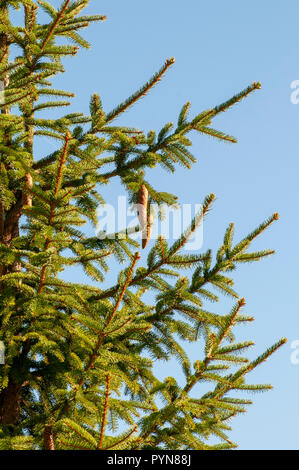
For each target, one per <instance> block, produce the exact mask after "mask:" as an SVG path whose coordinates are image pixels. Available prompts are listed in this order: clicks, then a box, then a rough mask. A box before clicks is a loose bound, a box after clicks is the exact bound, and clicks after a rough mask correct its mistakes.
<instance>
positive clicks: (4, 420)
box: [0, 380, 21, 425]
mask: <svg viewBox="0 0 299 470" xmlns="http://www.w3.org/2000/svg"><path fill="white" fill-rule="evenodd" d="M20 402H21V386H20V385H17V384H16V383H14V382H13V381H12V380H10V381H9V384H8V386H7V387H6V388H5V389H4V390H2V392H1V393H0V424H2V425H5V424H17V423H18V420H19V415H20Z"/></svg>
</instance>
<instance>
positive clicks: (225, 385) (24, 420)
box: [0, 0, 285, 450]
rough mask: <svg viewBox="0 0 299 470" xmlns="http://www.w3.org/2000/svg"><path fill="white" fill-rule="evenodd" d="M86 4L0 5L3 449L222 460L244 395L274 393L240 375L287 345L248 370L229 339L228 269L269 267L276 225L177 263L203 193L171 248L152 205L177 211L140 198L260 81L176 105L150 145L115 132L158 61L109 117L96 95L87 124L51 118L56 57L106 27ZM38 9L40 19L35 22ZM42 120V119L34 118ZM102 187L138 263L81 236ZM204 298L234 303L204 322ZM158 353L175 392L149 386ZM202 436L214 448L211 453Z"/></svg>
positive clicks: (154, 383) (236, 306)
mask: <svg viewBox="0 0 299 470" xmlns="http://www.w3.org/2000/svg"><path fill="white" fill-rule="evenodd" d="M88 3H89V0H64V1H62V2H61V5H60V7H59V8H58V9H56V8H54V6H53V5H51V3H49V2H47V1H46V0H36V1H33V0H0V79H1V86H2V92H1V98H2V99H1V102H0V109H1V114H0V322H1V330H0V340H1V341H2V342H3V344H4V346H5V363H4V364H3V365H0V425H1V431H0V448H1V449H15V450H21V449H32V450H36V449H47V450H54V449H94V450H96V449H98V450H101V449H112V450H117V449H131V450H132V449H135V450H138V449H141V450H143V449H159V448H161V449H162V448H165V449H175V450H178V449H183V450H184V449H198V450H202V449H228V448H232V447H234V446H235V444H234V443H233V442H231V441H230V440H229V433H228V431H229V430H230V426H229V421H230V420H231V418H232V417H234V416H236V415H237V414H239V413H243V412H244V411H245V410H246V407H247V405H249V404H250V403H251V401H250V400H248V399H247V398H244V397H242V392H244V391H251V392H256V391H258V392H259V391H263V390H268V389H270V388H271V386H270V385H267V384H265V385H261V384H259V385H252V384H248V383H247V382H246V380H245V379H246V375H247V374H248V373H249V372H250V371H252V370H253V369H254V368H256V367H257V366H258V365H259V364H261V363H262V362H263V361H265V360H266V359H267V358H268V357H269V356H270V355H271V354H272V353H273V352H274V351H276V350H277V349H278V348H279V347H280V346H281V345H282V344H283V343H284V342H285V339H282V340H280V341H278V342H277V343H276V344H274V345H273V346H272V347H270V348H268V349H267V350H266V351H265V353H263V354H262V355H260V356H259V357H257V359H256V360H254V361H249V360H248V358H247V357H246V352H247V350H248V348H250V347H251V346H252V345H253V343H252V342H251V341H243V342H239V341H238V340H237V339H236V338H235V336H234V328H235V326H236V325H238V324H239V323H240V322H242V323H243V324H244V323H246V322H251V321H252V320H253V318H252V317H250V316H246V315H245V314H244V313H242V310H243V307H244V305H245V300H244V299H243V298H240V297H239V295H238V294H237V293H236V292H235V290H234V288H233V280H232V279H231V277H230V273H231V272H232V271H233V270H235V269H236V267H237V265H238V264H239V263H250V262H252V261H257V260H260V259H261V258H264V257H267V256H269V255H272V253H273V251H272V250H264V251H259V252H252V251H248V250H249V247H250V245H251V242H253V241H254V240H255V238H256V237H258V236H259V235H260V234H261V233H262V232H263V231H264V230H265V229H267V228H268V227H269V226H270V225H271V224H272V223H273V222H274V221H275V220H277V219H278V214H274V215H272V216H271V217H269V218H268V219H266V220H265V221H264V222H263V223H262V224H261V225H260V226H259V227H258V228H257V229H255V230H254V231H253V232H251V233H250V234H249V235H247V236H246V237H244V238H243V239H242V240H241V241H238V242H234V240H233V232H234V225H233V224H230V225H229V227H228V228H227V230H226V232H225V234H224V238H223V243H222V245H221V246H220V248H219V249H218V251H217V252H216V255H215V256H213V254H212V251H211V250H208V251H206V252H204V253H199V252H196V253H191V254H190V253H189V254H188V253H187V254H186V253H185V252H184V253H183V251H182V249H183V248H184V245H185V244H186V242H187V240H188V238H189V237H190V236H191V235H192V234H193V232H194V231H195V230H196V228H197V227H198V226H199V224H201V223H202V221H203V218H204V217H205V215H206V214H207V212H208V211H209V210H210V208H211V206H212V203H213V200H214V195H213V194H210V195H208V196H207V197H206V198H205V199H204V201H203V204H202V210H201V211H200V213H198V214H197V215H196V216H195V218H194V220H193V221H192V223H191V225H190V227H189V229H188V230H186V231H185V232H184V233H183V234H182V235H181V237H180V238H179V239H178V240H176V241H175V242H174V243H168V242H167V240H166V239H165V238H163V236H162V235H161V236H160V237H159V238H158V239H157V240H150V227H151V223H152V221H151V220H150V216H149V213H150V206H151V205H153V204H157V205H158V206H161V205H162V204H166V205H173V204H174V203H175V202H176V197H175V196H174V195H172V194H168V193H165V192H162V191H160V189H159V188H155V187H154V186H153V184H152V183H151V178H150V175H151V171H150V170H151V168H153V167H156V166H159V165H160V166H161V167H162V169H165V170H167V171H169V172H174V171H175V170H176V168H177V166H178V165H179V164H180V165H182V166H183V167H186V168H191V166H192V164H193V163H195V158H194V157H193V155H192V153H191V152H190V146H191V141H190V132H191V131H197V132H199V133H201V134H208V135H210V136H212V137H214V138H216V139H218V140H224V141H229V142H236V140H235V139H234V138H233V137H231V136H230V135H227V134H225V133H223V132H221V131H219V130H216V129H214V128H213V127H211V125H212V121H213V118H214V117H216V116H217V115H219V114H220V113H222V112H224V111H226V110H228V109H229V108H231V107H232V106H234V105H235V104H236V103H238V102H239V101H241V100H242V99H244V98H245V97H247V96H248V95H250V94H251V93H252V92H254V91H255V90H257V89H258V88H260V84H259V83H253V84H252V85H250V86H249V87H248V88H247V89H246V90H244V91H242V92H241V93H239V94H236V95H235V96H233V97H232V98H231V99H229V100H228V101H226V102H225V103H223V104H221V105H219V106H216V107H214V108H211V109H208V110H205V111H203V112H200V113H199V114H197V115H195V117H192V118H189V117H188V113H189V108H190V103H189V102H188V103H186V104H185V105H184V106H183V108H182V110H181V112H180V114H179V117H178V120H177V124H175V125H173V124H172V123H167V124H166V125H165V126H164V127H163V128H162V129H161V130H160V132H158V133H157V134H156V133H155V132H154V131H150V132H149V133H147V134H146V133H145V132H143V131H141V130H139V129H136V128H133V127H124V126H117V124H115V123H114V121H115V120H116V119H117V118H118V116H120V115H121V114H122V113H124V112H125V111H126V110H127V109H128V108H129V107H131V106H132V105H134V103H136V102H137V101H138V100H140V99H141V98H142V97H143V96H144V95H145V94H147V93H148V92H149V91H150V89H151V88H152V87H154V86H155V85H156V84H157V83H158V81H159V80H160V79H161V78H162V77H163V75H164V74H165V72H166V71H167V69H169V67H171V66H172V64H173V63H174V59H172V58H171V59H168V60H167V61H166V62H165V63H164V65H163V66H162V68H161V69H160V70H159V71H158V72H157V73H155V74H154V75H153V76H152V77H151V78H150V80H149V81H148V82H147V83H146V84H145V85H144V86H142V87H141V88H140V89H139V90H138V91H137V92H136V93H134V94H133V95H132V96H130V97H129V98H128V99H126V100H125V101H124V102H122V103H121V104H120V105H119V106H117V107H116V108H115V109H113V110H111V111H108V112H106V111H104V110H103V108H102V104H101V99H100V97H99V95H98V94H93V95H92V96H91V99H90V114H89V115H84V114H83V113H81V112H72V113H68V114H63V113H61V115H62V117H60V118H59V119H51V114H50V112H51V109H53V108H54V109H55V108H58V107H64V106H68V105H69V104H70V103H69V100H70V98H71V97H72V96H73V94H72V93H70V92H68V91H63V90H57V89H55V88H53V85H52V81H53V79H54V78H55V76H56V75H57V74H60V73H62V72H64V68H63V65H62V60H63V58H64V57H65V56H72V55H73V56H75V55H76V53H77V51H78V49H79V48H80V47H83V48H86V47H89V44H88V43H87V41H86V40H85V39H84V38H83V37H82V36H81V35H80V32H81V30H82V29H84V28H86V27H88V26H89V24H90V23H93V22H98V21H102V20H104V19H105V17H104V16H102V15H95V16H86V15H84V13H83V12H82V10H84V8H85V7H86V6H87V5H88ZM13 9H21V10H22V11H23V18H24V22H23V24H21V25H16V24H14V23H13V22H12V15H11V12H12V10H13ZM41 11H43V13H44V12H46V13H47V15H48V18H49V20H48V22H41V20H40V12H41ZM43 17H44V16H43ZM16 50H17V53H16V52H15V51H16ZM42 110H49V117H47V118H45V117H43V118H41V117H39V111H42ZM43 115H45V113H44V114H43ZM37 136H39V139H42V138H44V139H49V138H50V139H53V142H55V145H56V150H55V151H54V152H52V153H50V154H45V155H43V157H42V158H40V157H37V156H36V147H35V138H36V137H37ZM115 177H117V178H119V179H120V180H121V182H122V184H123V185H124V187H125V188H126V191H127V194H128V197H129V199H130V201H131V202H133V203H136V202H139V203H140V206H141V207H140V210H139V220H140V227H139V228H138V229H140V230H142V234H143V235H142V237H143V238H142V246H143V247H145V246H146V244H147V243H149V245H148V250H149V253H148V257H147V260H146V261H145V262H144V263H141V261H140V258H141V254H143V251H142V246H139V245H140V243H139V242H138V241H136V240H135V239H134V237H133V236H132V233H131V232H134V230H131V232H130V230H127V231H126V232H125V233H122V234H115V236H114V237H108V236H107V237H101V238H98V237H97V236H94V237H90V236H88V235H87V234H86V231H84V224H86V223H88V224H93V225H95V224H96V222H97V208H98V207H99V205H101V204H103V198H102V196H101V191H102V188H103V185H107V184H109V182H110V181H111V180H112V178H115ZM136 230H137V229H136ZM113 258H115V259H116V260H118V263H119V266H120V272H119V275H118V280H117V282H116V284H115V285H113V286H106V285H104V281H105V274H106V272H107V271H108V268H109V263H110V260H111V259H113ZM122 265H123V267H122ZM75 266H80V267H81V268H82V269H83V270H84V272H85V273H86V274H87V275H88V276H89V277H90V278H91V279H92V282H91V285H87V284H84V283H82V284H80V283H73V282H68V281H67V280H66V279H65V278H64V277H63V271H64V269H65V268H70V267H75ZM184 270H187V271H188V273H189V274H188V276H187V277H186V276H185V275H184V274H185V272H184ZM214 288H216V289H217V290H218V291H219V292H220V294H224V295H228V296H230V297H231V298H232V303H233V304H232V309H231V311H230V312H224V313H222V314H216V313H214V312H210V311H209V310H207V308H208V306H207V302H209V301H218V300H219V298H218V296H217V295H216V294H215V289H214ZM145 294H147V295H145ZM148 294H150V297H151V298H152V301H148V299H149V295H148ZM193 341H197V342H198V345H199V358H198V360H197V361H196V362H195V363H194V364H190V360H189V358H188V355H187V353H186V352H185V350H184V347H185V344H186V342H193ZM171 356H175V357H176V358H177V361H178V365H179V366H180V367H181V369H182V371H183V373H184V377H185V378H184V383H181V382H180V383H179V382H177V381H176V379H175V378H173V377H167V378H166V379H165V380H159V379H158V378H157V377H156V376H155V369H154V366H155V363H156V362H157V361H159V360H161V361H166V360H168V359H169V358H170V357H171ZM164 363H165V362H164ZM165 375H167V374H165ZM203 383H205V386H204V391H203V390H202V387H201V384H203ZM207 384H208V385H209V389H208V391H207ZM230 392H234V394H232V393H230ZM195 396H196V398H194V397H195ZM211 437H216V438H217V440H218V443H216V444H215V443H214V442H215V441H214V442H213V443H212V444H211V441H209V439H210V438H211Z"/></svg>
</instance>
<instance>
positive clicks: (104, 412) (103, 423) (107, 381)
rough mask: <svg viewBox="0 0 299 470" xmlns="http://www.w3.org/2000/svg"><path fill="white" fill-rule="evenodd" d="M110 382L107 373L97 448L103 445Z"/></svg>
mask: <svg viewBox="0 0 299 470" xmlns="http://www.w3.org/2000/svg"><path fill="white" fill-rule="evenodd" d="M110 382H111V376H110V374H107V377H106V394H105V404H104V411H103V417H102V424H101V432H100V440H99V442H98V445H97V450H100V449H102V445H103V438H104V432H105V427H106V424H107V412H108V402H109V396H110Z"/></svg>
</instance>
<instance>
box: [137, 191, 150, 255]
mask: <svg viewBox="0 0 299 470" xmlns="http://www.w3.org/2000/svg"><path fill="white" fill-rule="evenodd" d="M137 204H138V206H137V213H138V219H139V223H140V226H141V230H142V248H145V247H146V245H147V243H148V224H147V222H148V190H147V189H146V187H145V185H144V184H143V185H142V186H141V187H140V189H139V192H138V198H137Z"/></svg>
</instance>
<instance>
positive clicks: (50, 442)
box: [44, 424, 55, 450]
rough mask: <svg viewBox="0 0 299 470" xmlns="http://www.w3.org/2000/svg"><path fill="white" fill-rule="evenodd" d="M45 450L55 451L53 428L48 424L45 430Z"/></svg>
mask: <svg viewBox="0 0 299 470" xmlns="http://www.w3.org/2000/svg"><path fill="white" fill-rule="evenodd" d="M44 449H45V450H55V443H54V436H53V431H52V426H51V425H50V424H47V425H46V427H45V429H44Z"/></svg>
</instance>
